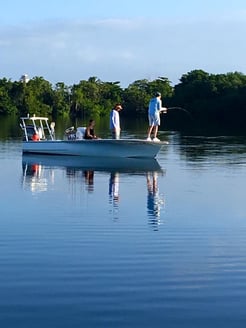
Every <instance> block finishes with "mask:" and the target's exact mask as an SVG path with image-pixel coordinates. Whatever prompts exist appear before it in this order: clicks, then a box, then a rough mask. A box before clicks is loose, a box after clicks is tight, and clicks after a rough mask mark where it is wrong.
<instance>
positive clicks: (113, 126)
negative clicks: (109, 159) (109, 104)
mask: <svg viewBox="0 0 246 328" xmlns="http://www.w3.org/2000/svg"><path fill="white" fill-rule="evenodd" d="M121 110H122V106H121V104H116V105H115V106H114V108H113V109H112V110H111V112H110V121H109V127H110V130H111V132H112V138H113V139H120V114H119V112H120V111H121Z"/></svg>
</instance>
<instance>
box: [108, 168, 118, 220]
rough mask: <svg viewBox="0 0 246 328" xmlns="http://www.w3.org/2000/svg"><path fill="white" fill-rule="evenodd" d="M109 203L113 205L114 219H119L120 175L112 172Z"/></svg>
mask: <svg viewBox="0 0 246 328" xmlns="http://www.w3.org/2000/svg"><path fill="white" fill-rule="evenodd" d="M109 202H110V204H113V215H114V219H117V218H118V217H117V213H118V205H119V204H118V203H119V173H118V172H111V174H110V178H109Z"/></svg>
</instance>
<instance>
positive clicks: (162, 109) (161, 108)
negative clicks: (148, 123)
mask: <svg viewBox="0 0 246 328" xmlns="http://www.w3.org/2000/svg"><path fill="white" fill-rule="evenodd" d="M158 110H159V112H160V113H166V112H167V107H162V101H161V100H160V101H159V102H158Z"/></svg>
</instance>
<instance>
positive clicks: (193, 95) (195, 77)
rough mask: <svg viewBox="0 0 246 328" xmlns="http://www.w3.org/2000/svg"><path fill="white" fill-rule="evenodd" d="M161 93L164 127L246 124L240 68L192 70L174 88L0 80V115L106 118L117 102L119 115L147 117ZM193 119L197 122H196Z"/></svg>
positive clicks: (163, 81) (165, 83)
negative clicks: (155, 96)
mask: <svg viewBox="0 0 246 328" xmlns="http://www.w3.org/2000/svg"><path fill="white" fill-rule="evenodd" d="M156 91H159V92H161V94H162V99H163V106H165V107H168V108H169V109H170V110H169V111H168V114H167V115H166V116H165V125H166V124H167V126H170V127H172V126H175V127H177V128H181V129H182V127H184V126H185V127H189V126H194V125H196V126H200V127H233V128H244V127H245V124H246V123H245V122H246V75H244V74H243V73H240V72H230V73H226V74H210V73H207V72H205V71H203V70H200V69H198V70H192V71H190V72H188V73H186V74H184V75H182V76H181V78H180V82H179V83H178V84H176V85H175V86H172V85H171V82H170V81H169V80H168V78H166V77H159V78H157V79H155V80H152V81H149V80H147V79H142V80H137V81H134V82H133V83H131V84H129V86H128V87H127V88H121V86H120V82H119V81H116V82H104V81H101V80H100V79H98V78H97V77H90V78H89V79H88V80H81V81H80V82H79V83H78V84H74V85H72V86H67V85H66V84H65V83H63V82H58V83H56V84H55V85H54V86H53V85H52V84H51V83H50V82H49V81H47V80H45V79H44V78H43V77H34V78H31V79H28V78H27V76H26V75H24V76H23V77H22V78H21V79H20V80H19V81H11V80H10V79H7V78H2V79H0V116H3V115H4V116H6V115H13V114H14V115H18V116H25V115H27V114H28V113H29V114H30V115H32V114H35V115H39V116H49V117H52V118H54V119H55V118H56V117H58V116H67V117H71V118H79V117H95V118H96V117H104V116H108V115H109V112H110V110H111V108H112V107H113V106H114V104H115V103H122V104H123V107H124V111H122V116H130V117H137V116H143V115H145V116H146V115H147V108H148V103H149V100H150V98H151V97H152V96H153V94H154V93H155V92H156ZM194 123H195V124H194Z"/></svg>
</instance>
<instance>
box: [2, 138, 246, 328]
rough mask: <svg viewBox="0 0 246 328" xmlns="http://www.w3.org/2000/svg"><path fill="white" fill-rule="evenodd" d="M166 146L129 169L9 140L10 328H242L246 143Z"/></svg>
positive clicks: (5, 206) (5, 203) (5, 249)
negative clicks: (39, 151) (33, 150)
mask: <svg viewBox="0 0 246 328" xmlns="http://www.w3.org/2000/svg"><path fill="white" fill-rule="evenodd" d="M161 138H165V139H167V140H169V142H170V144H169V146H168V147H167V148H164V149H163V150H162V151H161V153H160V154H159V156H158V159H157V162H151V163H145V164H146V165H143V164H141V165H140V164H138V163H137V164H138V165H135V166H134V165H131V164H129V163H126V164H127V166H126V167H125V166H123V165H120V164H119V163H117V162H116V163H115V165H111V164H112V163H111V164H110V163H106V165H105V166H104V165H103V163H91V164H90V163H79V162H78V161H76V160H75V161H73V160H71V161H70V160H69V161H67V160H64V159H61V161H59V160H55V158H54V160H53V161H49V160H48V159H47V158H42V157H41V158H40V157H38V158H32V157H31V158H26V156H23V157H22V154H21V142H20V140H19V139H18V138H17V139H16V140H8V139H7V140H2V141H1V142H0V164H1V171H0V181H1V184H2V188H1V189H0V190H1V191H0V196H1V197H0V204H1V218H0V263H1V266H0V276H1V280H0V295H1V297H0V313H1V315H0V324H1V327H5V328H8V327H11V328H12V327H25V328H27V327H32V328H33V327H52V328H53V327H189V328H190V327H218V326H221V327H222V326H223V327H245V324H246V314H245V305H246V264H245V263H246V255H245V254H246V238H245V236H246V215H245V213H246V211H245V194H244V192H245V173H246V164H245V163H246V143H245V138H244V137H236V136H235V137H227V136H216V137H204V136H192V137H191V136H182V135H180V134H179V133H176V132H173V133H164V134H163V135H161ZM99 164H100V165H99Z"/></svg>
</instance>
